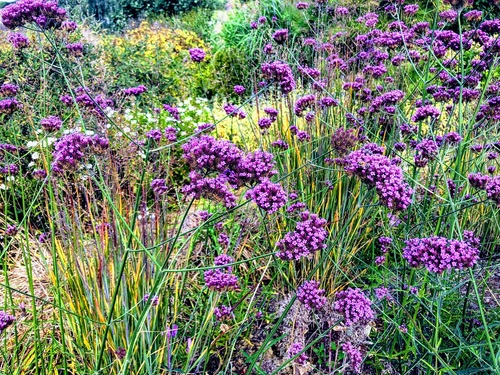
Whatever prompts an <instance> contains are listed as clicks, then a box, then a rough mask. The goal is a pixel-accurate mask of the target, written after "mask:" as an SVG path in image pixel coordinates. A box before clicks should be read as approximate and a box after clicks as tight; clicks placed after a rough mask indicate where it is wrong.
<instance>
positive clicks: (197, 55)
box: [189, 48, 206, 63]
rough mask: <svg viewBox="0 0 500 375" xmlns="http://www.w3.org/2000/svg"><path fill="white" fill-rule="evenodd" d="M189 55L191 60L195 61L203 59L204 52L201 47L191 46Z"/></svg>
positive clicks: (198, 61)
mask: <svg viewBox="0 0 500 375" xmlns="http://www.w3.org/2000/svg"><path fill="white" fill-rule="evenodd" d="M189 55H190V56H191V60H192V61H194V62H197V63H200V62H202V61H203V60H205V56H206V53H205V51H204V50H203V49H201V48H191V49H190V50H189Z"/></svg>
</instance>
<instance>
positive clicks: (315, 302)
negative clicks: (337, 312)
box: [297, 280, 327, 310]
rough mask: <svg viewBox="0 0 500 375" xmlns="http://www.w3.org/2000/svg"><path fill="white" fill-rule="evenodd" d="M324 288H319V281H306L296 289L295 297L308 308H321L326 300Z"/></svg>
mask: <svg viewBox="0 0 500 375" xmlns="http://www.w3.org/2000/svg"><path fill="white" fill-rule="evenodd" d="M324 294H325V291H324V289H319V281H314V280H310V281H306V282H304V283H303V284H302V285H301V286H300V287H299V288H298V289H297V299H298V300H299V301H300V302H302V303H303V304H304V305H306V306H307V308H309V309H317V310H319V309H321V308H322V307H323V306H324V305H325V304H326V302H327V299H326V297H325V296H324Z"/></svg>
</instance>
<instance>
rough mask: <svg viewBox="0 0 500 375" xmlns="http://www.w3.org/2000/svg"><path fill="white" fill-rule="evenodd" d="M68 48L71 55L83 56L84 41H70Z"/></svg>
mask: <svg viewBox="0 0 500 375" xmlns="http://www.w3.org/2000/svg"><path fill="white" fill-rule="evenodd" d="M66 49H67V50H68V53H69V54H70V55H71V56H75V57H81V56H83V43H81V42H76V43H68V44H66Z"/></svg>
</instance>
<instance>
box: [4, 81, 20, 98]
mask: <svg viewBox="0 0 500 375" xmlns="http://www.w3.org/2000/svg"><path fill="white" fill-rule="evenodd" d="M18 90H19V87H18V86H17V85H14V84H12V83H4V84H2V85H1V86H0V96H14V95H16V93H17V91H18Z"/></svg>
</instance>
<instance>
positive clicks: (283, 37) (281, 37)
mask: <svg viewBox="0 0 500 375" xmlns="http://www.w3.org/2000/svg"><path fill="white" fill-rule="evenodd" d="M272 37H273V39H274V41H275V42H276V43H278V44H283V43H285V42H286V41H287V40H288V29H279V30H276V31H275V32H274V33H273V35H272Z"/></svg>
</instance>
